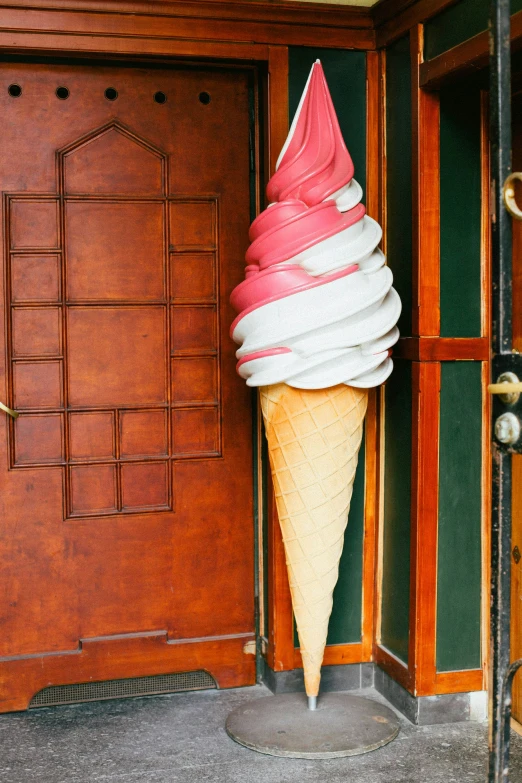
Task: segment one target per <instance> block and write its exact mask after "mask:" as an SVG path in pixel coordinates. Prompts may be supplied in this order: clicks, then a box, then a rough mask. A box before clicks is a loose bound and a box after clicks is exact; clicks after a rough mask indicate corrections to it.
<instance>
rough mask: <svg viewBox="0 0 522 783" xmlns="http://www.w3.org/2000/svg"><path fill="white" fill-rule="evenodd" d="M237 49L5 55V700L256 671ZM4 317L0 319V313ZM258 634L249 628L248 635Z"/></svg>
mask: <svg viewBox="0 0 522 783" xmlns="http://www.w3.org/2000/svg"><path fill="white" fill-rule="evenodd" d="M248 84H249V81H248V73H247V71H243V70H232V69H230V70H223V69H222V70H218V69H212V68H210V67H205V68H198V67H192V68H189V67H185V68H182V67H178V68H174V67H173V68H166V67H164V66H162V67H157V68H155V67H142V66H135V67H119V66H114V67H113V66H110V67H109V66H102V65H96V66H93V67H91V66H88V65H60V64H52V65H42V64H13V63H11V64H4V65H3V67H2V82H1V85H0V102H1V116H2V167H1V169H0V183H1V185H0V189H1V190H2V193H3V215H4V220H3V226H4V235H3V245H2V247H3V248H4V264H5V274H4V276H3V278H2V280H3V281H5V290H4V292H3V295H2V297H0V301H1V304H2V307H3V308H5V315H4V317H2V319H1V324H2V327H1V328H2V339H3V341H4V342H3V344H4V346H5V349H4V350H5V363H4V362H3V361H2V370H1V372H2V378H1V379H0V389H3V390H4V391H3V392H2V398H1V399H2V401H3V402H4V403H6V404H7V405H9V406H10V407H11V408H14V409H16V411H18V412H19V414H20V415H19V418H17V419H16V420H13V419H11V418H9V416H7V415H6V414H4V413H1V419H0V447H1V450H2V454H1V455H0V474H1V488H0V494H1V500H0V502H1V504H2V507H1V527H2V532H1V547H0V550H1V554H0V595H1V597H2V598H1V602H0V615H1V621H0V625H1V633H0V656H1V658H0V660H1V662H0V710H3V711H9V710H17V709H25V708H26V707H27V705H28V703H29V702H30V700H31V698H32V696H33V695H34V694H35V693H36V692H38V691H39V690H40V689H42V688H44V687H46V686H48V685H54V684H66V683H80V682H89V681H91V680H97V681H102V680H108V679H115V678H127V677H129V678H130V677H135V676H143V675H151V674H164V673H171V672H177V671H192V670H196V669H197V670H199V669H204V670H207V671H208V672H210V673H211V674H212V675H213V676H214V677H215V678H216V680H217V681H218V683H219V685H220V686H236V685H243V684H250V683H252V682H254V677H255V671H254V656H253V655H252V654H250V653H246V652H245V651H244V646H245V643H246V642H247V641H249V640H251V639H252V638H253V637H254V589H253V584H254V574H253V552H254V544H253V498H252V444H251V426H252V424H251V396H250V393H249V391H247V389H246V387H245V384H244V383H243V382H242V381H241V380H240V379H239V378H238V377H237V376H236V374H235V369H234V368H235V358H234V345H233V343H232V341H231V340H230V338H229V336H228V329H229V324H230V323H231V321H232V319H233V316H234V314H233V313H232V311H231V308H230V305H229V301H228V300H229V294H230V291H231V290H232V288H233V287H234V286H235V285H236V284H237V283H238V282H239V281H240V280H241V279H242V277H243V269H244V262H243V257H244V252H245V249H246V246H247V243H248V225H249V219H250V214H249V203H250V199H249V86H248ZM4 328H5V332H4ZM249 649H250V648H249Z"/></svg>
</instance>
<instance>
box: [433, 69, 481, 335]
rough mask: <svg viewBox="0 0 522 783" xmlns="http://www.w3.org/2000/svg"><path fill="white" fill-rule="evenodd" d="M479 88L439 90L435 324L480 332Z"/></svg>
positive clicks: (450, 330) (449, 331)
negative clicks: (437, 312)
mask: <svg viewBox="0 0 522 783" xmlns="http://www.w3.org/2000/svg"><path fill="white" fill-rule="evenodd" d="M480 223H481V193H480V93H479V91H478V90H475V89H470V88H469V87H468V86H466V85H464V86H462V85H459V86H457V87H447V88H444V89H443V90H441V94H440V308H441V316H440V329H441V336H442V337H480V333H481V324H480V306H481V282H480V278H481V258H480V243H481V227H480Z"/></svg>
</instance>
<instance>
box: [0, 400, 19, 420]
mask: <svg viewBox="0 0 522 783" xmlns="http://www.w3.org/2000/svg"><path fill="white" fill-rule="evenodd" d="M0 410H3V411H5V413H7V414H8V415H9V416H11V417H12V418H13V419H17V418H18V417H19V415H20V414H19V413H18V411H14V410H13V409H12V408H8V407H7V405H4V403H3V402H0Z"/></svg>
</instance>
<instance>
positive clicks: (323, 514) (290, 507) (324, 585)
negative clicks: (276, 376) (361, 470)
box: [260, 383, 368, 696]
mask: <svg viewBox="0 0 522 783" xmlns="http://www.w3.org/2000/svg"><path fill="white" fill-rule="evenodd" d="M260 391H261V408H262V411H263V417H264V420H265V430H266V436H267V439H268V449H269V455H270V467H271V469H272V477H273V480H274V489H275V497H276V504H277V511H278V515H279V522H280V525H281V530H282V534H283V541H284V545H285V552H286V563H287V568H288V577H289V581H290V590H291V594H292V605H293V610H294V615H295V619H296V623H297V631H298V634H299V643H300V647H301V654H302V657H303V666H304V677H305V687H306V693H307V695H308V696H317V694H318V692H319V683H320V680H321V665H322V662H323V655H324V648H325V645H326V636H327V633H328V621H329V619H330V614H331V611H332V596H333V591H334V587H335V585H336V583H337V577H338V574H339V560H340V557H341V553H342V549H343V543H344V531H345V529H346V524H347V522H348V511H349V510H350V500H351V497H352V489H353V482H354V478H355V470H356V468H357V457H358V453H359V447H360V445H361V438H362V432H363V421H364V416H365V413H366V407H367V402H368V391H367V390H366V389H357V388H353V387H351V386H345V385H344V384H341V385H339V386H333V387H330V388H328V389H313V390H302V389H294V388H293V387H291V386H287V385H286V384H284V383H279V384H274V385H271V386H264V387H262V388H261V390H260Z"/></svg>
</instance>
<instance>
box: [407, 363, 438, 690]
mask: <svg viewBox="0 0 522 783" xmlns="http://www.w3.org/2000/svg"><path fill="white" fill-rule="evenodd" d="M412 379H413V413H412V420H413V427H412V445H413V461H412V520H411V521H412V529H411V561H410V562H411V594H410V644H409V653H408V664H409V668H410V670H411V671H412V672H415V691H416V693H417V694H419V695H425V694H428V693H431V692H432V688H433V683H434V680H435V647H436V626H437V613H436V609H437V532H438V501H439V481H438V476H439V415H440V397H439V395H440V364H439V363H438V362H423V363H417V362H414V364H413V375H412Z"/></svg>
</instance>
